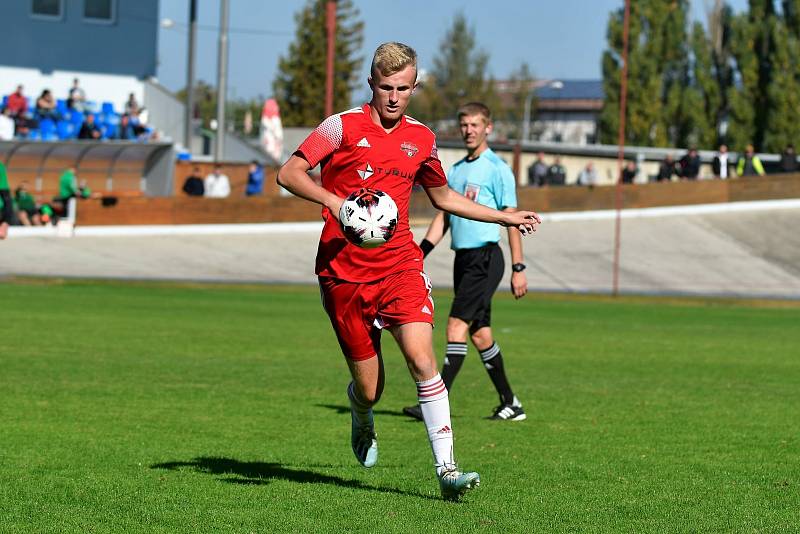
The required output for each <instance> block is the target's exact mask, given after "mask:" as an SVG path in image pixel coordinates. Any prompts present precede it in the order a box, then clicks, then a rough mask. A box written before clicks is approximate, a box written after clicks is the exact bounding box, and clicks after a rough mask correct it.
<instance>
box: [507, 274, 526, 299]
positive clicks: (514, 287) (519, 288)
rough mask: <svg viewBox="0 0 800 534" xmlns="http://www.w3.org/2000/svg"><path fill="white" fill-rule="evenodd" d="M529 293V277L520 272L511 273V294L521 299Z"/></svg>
mask: <svg viewBox="0 0 800 534" xmlns="http://www.w3.org/2000/svg"><path fill="white" fill-rule="evenodd" d="M527 292H528V277H527V276H525V273H524V272H522V271H520V272H518V273H511V294H512V295H514V298H515V299H521V298H522V297H524V296H525V294H526V293H527Z"/></svg>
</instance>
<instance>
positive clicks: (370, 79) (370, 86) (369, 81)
mask: <svg viewBox="0 0 800 534" xmlns="http://www.w3.org/2000/svg"><path fill="white" fill-rule="evenodd" d="M367 85H369V88H370V89H375V88H374V87H372V76H367Z"/></svg>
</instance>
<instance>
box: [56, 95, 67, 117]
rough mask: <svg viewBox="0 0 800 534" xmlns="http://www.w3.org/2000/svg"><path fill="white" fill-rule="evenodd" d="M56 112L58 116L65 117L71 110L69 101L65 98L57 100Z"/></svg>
mask: <svg viewBox="0 0 800 534" xmlns="http://www.w3.org/2000/svg"><path fill="white" fill-rule="evenodd" d="M56 111H58V114H59V115H61V116H62V117H64V116H65V115H66V114H67V112H68V111H69V109H68V108H67V101H66V100H65V99H64V98H59V99H58V100H56Z"/></svg>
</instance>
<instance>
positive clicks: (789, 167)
mask: <svg viewBox="0 0 800 534" xmlns="http://www.w3.org/2000/svg"><path fill="white" fill-rule="evenodd" d="M781 172H786V173H790V172H797V152H795V151H794V145H793V144H791V143H789V144H788V145H786V148H785V149H784V150H783V154H781Z"/></svg>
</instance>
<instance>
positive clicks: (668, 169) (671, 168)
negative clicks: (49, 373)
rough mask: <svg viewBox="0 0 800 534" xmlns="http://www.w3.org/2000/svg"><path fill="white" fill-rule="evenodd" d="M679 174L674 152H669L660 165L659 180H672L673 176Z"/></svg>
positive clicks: (657, 178) (657, 179)
mask: <svg viewBox="0 0 800 534" xmlns="http://www.w3.org/2000/svg"><path fill="white" fill-rule="evenodd" d="M676 174H677V169H676V167H675V160H674V159H672V154H667V155H666V156H665V157H664V161H662V162H661V165H659V167H658V174H656V181H657V182H671V181H672V177H673V176H675V175H676Z"/></svg>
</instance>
